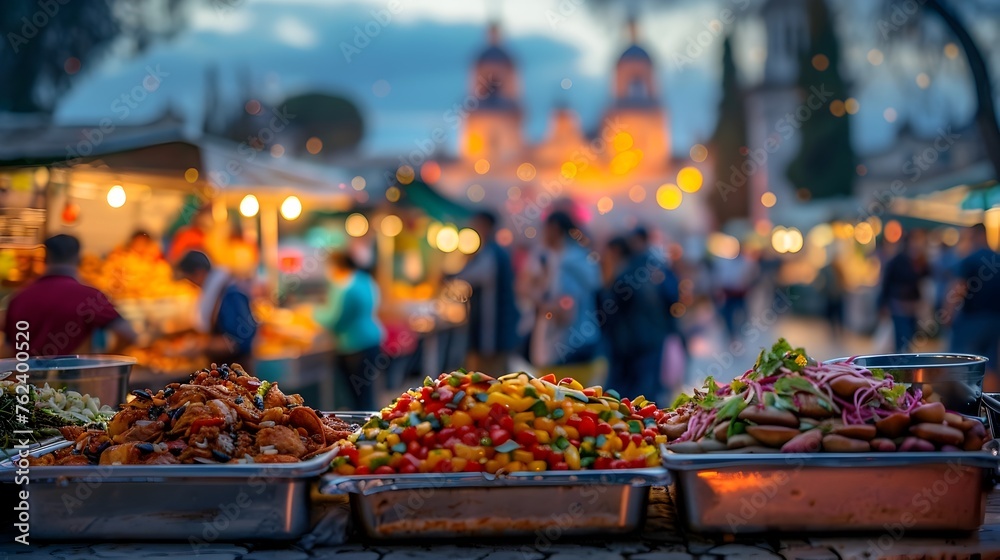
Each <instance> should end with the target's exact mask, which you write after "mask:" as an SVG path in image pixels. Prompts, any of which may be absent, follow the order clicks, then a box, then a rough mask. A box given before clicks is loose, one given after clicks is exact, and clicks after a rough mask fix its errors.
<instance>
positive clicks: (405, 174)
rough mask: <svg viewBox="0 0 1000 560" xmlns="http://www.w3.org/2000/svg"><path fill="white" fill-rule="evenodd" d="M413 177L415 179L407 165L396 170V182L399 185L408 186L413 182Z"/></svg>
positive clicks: (411, 169)
mask: <svg viewBox="0 0 1000 560" xmlns="http://www.w3.org/2000/svg"><path fill="white" fill-rule="evenodd" d="M414 177H416V174H415V173H414V171H413V168H412V167H410V166H409V165H400V166H399V169H397V170H396V180H397V181H399V184H401V185H409V184H410V183H412V182H413V179H414Z"/></svg>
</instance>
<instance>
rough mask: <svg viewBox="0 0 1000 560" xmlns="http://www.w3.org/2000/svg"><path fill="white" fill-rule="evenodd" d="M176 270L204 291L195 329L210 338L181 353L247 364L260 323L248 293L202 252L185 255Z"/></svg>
mask: <svg viewBox="0 0 1000 560" xmlns="http://www.w3.org/2000/svg"><path fill="white" fill-rule="evenodd" d="M176 271H177V275H178V276H179V277H180V278H183V279H185V280H188V281H190V282H191V283H192V284H194V285H196V286H198V288H199V289H200V290H201V294H200V296H199V298H198V309H197V316H196V320H197V323H196V330H197V331H199V332H200V333H202V334H205V335H207V336H205V337H203V338H200V339H199V340H198V342H197V343H195V344H194V345H193V346H190V347H188V348H186V349H185V350H183V351H181V352H180V353H182V354H187V355H199V356H205V357H206V358H207V359H208V360H209V361H211V362H215V363H217V364H237V363H238V364H248V363H249V362H250V355H251V351H252V347H253V339H254V336H255V335H256V334H257V321H256V320H255V319H254V317H253V314H252V313H251V312H250V297H249V296H248V295H247V293H246V292H245V291H244V290H243V289H242V288H241V287H240V286H239V284H238V283H237V282H236V280H235V279H234V278H233V277H232V276H231V275H230V274H229V272H227V271H226V270H224V269H222V268H219V267H212V263H211V261H209V259H208V256H207V255H205V253H202V252H201V251H190V252H188V253H187V254H186V255H184V257H183V258H181V260H180V262H178V263H177V266H176Z"/></svg>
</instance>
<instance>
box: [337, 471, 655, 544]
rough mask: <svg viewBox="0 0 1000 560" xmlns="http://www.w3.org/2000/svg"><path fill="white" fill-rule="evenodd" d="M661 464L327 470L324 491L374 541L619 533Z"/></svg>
mask: <svg viewBox="0 0 1000 560" xmlns="http://www.w3.org/2000/svg"><path fill="white" fill-rule="evenodd" d="M668 482H669V475H668V474H667V471H666V470H665V469H663V468H660V467H653V468H644V469H622V470H589V471H588V470H584V471H549V472H517V473H511V474H507V475H502V476H498V475H491V474H486V473H453V474H437V473H427V474H399V475H392V476H388V477H373V476H370V475H366V476H341V475H337V474H333V473H331V474H327V475H324V476H323V477H322V479H321V480H320V486H319V491H320V492H321V493H323V494H350V499H351V506H352V509H353V510H354V513H355V517H356V518H357V519H358V521H359V522H360V525H361V526H362V527H363V528H364V530H365V532H366V533H367V534H368V536H369V537H373V538H378V539H413V538H455V537H509V536H538V535H549V537H547V538H551V535H552V534H558V535H560V536H565V535H583V534H587V535H593V534H620V533H630V532H633V531H635V530H637V529H638V528H639V527H640V526H641V524H642V522H643V521H644V520H645V518H646V508H647V505H648V501H649V489H650V487H652V486H665V485H666V484H667V483H668Z"/></svg>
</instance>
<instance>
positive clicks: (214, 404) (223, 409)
mask: <svg viewBox="0 0 1000 560" xmlns="http://www.w3.org/2000/svg"><path fill="white" fill-rule="evenodd" d="M208 407H209V408H210V409H212V413H213V414H212V416H215V417H217V418H222V419H224V420H225V421H226V425H227V426H232V425H233V424H235V423H236V419H237V418H238V416H237V415H236V411H235V410H233V409H232V408H230V407H229V405H228V404H226V402H225V401H222V400H219V399H212V400H210V401H208Z"/></svg>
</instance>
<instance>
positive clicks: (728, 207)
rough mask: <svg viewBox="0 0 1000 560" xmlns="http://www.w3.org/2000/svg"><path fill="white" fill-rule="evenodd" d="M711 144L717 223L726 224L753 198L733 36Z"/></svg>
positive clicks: (742, 213) (725, 45)
mask: <svg viewBox="0 0 1000 560" xmlns="http://www.w3.org/2000/svg"><path fill="white" fill-rule="evenodd" d="M711 145H712V153H713V155H714V157H715V189H713V191H712V193H711V206H712V212H713V214H714V215H715V220H716V225H717V226H719V227H722V225H723V224H725V223H726V222H727V221H729V220H732V219H736V218H745V217H746V216H747V213H748V211H749V199H750V194H749V193H750V184H749V181H750V180H749V178H748V177H745V176H744V175H743V171H742V169H743V164H744V162H745V161H746V149H747V117H746V104H745V99H744V95H743V90H742V89H740V85H739V84H738V83H737V80H736V63H735V61H734V60H733V47H732V41H731V37H726V41H725V43H723V45H722V101H721V102H720V103H719V122H718V124H716V125H715V132H714V133H713V134H712V141H711Z"/></svg>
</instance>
